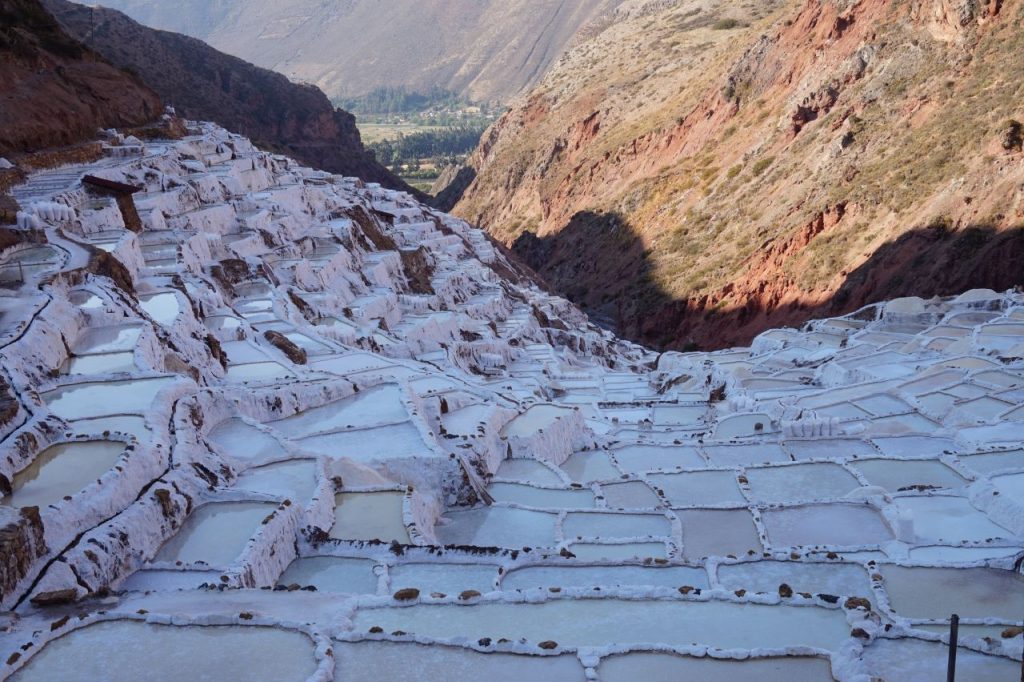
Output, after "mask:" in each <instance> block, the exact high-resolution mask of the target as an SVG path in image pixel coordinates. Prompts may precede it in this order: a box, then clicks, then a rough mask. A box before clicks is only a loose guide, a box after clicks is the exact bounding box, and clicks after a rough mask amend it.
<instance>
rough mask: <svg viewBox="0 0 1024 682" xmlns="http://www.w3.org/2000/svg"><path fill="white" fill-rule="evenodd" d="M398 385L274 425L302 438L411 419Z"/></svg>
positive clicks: (331, 404)
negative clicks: (354, 427) (403, 403)
mask: <svg viewBox="0 0 1024 682" xmlns="http://www.w3.org/2000/svg"><path fill="white" fill-rule="evenodd" d="M401 395H402V394H401V391H400V390H399V388H398V386H396V385H395V384H385V385H383V386H376V387H374V388H371V389H369V390H367V391H362V392H359V393H356V394H355V395H353V396H349V397H347V398H343V399H341V400H338V401H336V402H333V403H328V404H327V405H322V406H320V407H314V408H311V409H308V410H306V411H304V412H299V413H298V414H295V415H292V416H291V417H286V418H284V419H281V420H280V421H276V422H272V423H271V424H270V426H271V427H273V428H275V429H277V430H278V431H280V432H281V433H283V434H284V435H286V436H288V437H289V438H301V437H303V436H310V435H313V434H317V433H327V432H330V431H338V430H340V429H346V428H351V427H353V426H359V427H365V426H373V425H376V424H389V423H392V422H400V421H404V420H406V419H408V417H409V415H408V414H406V411H405V407H404V406H403V405H402V401H401Z"/></svg>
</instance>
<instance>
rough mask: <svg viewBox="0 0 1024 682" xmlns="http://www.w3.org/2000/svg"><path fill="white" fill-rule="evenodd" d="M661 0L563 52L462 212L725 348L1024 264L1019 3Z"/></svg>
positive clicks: (685, 332)
mask: <svg viewBox="0 0 1024 682" xmlns="http://www.w3.org/2000/svg"><path fill="white" fill-rule="evenodd" d="M654 7H655V9H654V11H648V12H636V13H635V14H634V15H631V16H629V17H628V18H627V19H626V20H624V21H622V22H617V23H616V24H614V25H611V26H609V27H607V28H606V29H605V30H604V31H603V32H601V33H600V34H598V35H596V36H594V37H593V38H592V39H591V40H589V41H587V42H584V43H582V44H581V45H579V46H577V47H576V48H574V49H573V50H572V51H570V52H569V53H568V54H567V55H566V56H565V57H563V59H562V60H561V61H560V62H559V63H558V64H557V65H556V66H555V68H554V69H553V70H552V71H551V72H550V73H549V74H548V76H547V77H546V78H545V80H544V82H543V83H542V84H541V85H540V86H538V88H536V89H535V90H534V91H533V92H532V93H530V95H529V96H528V97H526V98H524V99H523V101H522V102H521V103H519V104H518V105H517V106H515V107H513V109H512V110H511V111H510V112H508V113H507V114H506V115H505V116H504V117H503V118H502V119H501V120H500V121H499V122H498V123H497V124H496V125H495V126H494V128H493V129H492V130H490V131H489V132H488V134H487V135H485V138H484V140H483V142H482V144H481V146H480V148H479V149H478V150H477V152H476V153H475V154H474V156H473V157H472V158H471V160H470V163H469V168H468V169H464V171H463V177H464V178H467V177H468V178H473V179H472V181H471V182H469V183H467V184H468V187H467V188H466V189H465V192H464V194H463V195H462V197H461V200H460V201H459V202H458V204H457V206H456V209H455V210H456V212H457V213H458V214H460V215H462V216H463V217H466V218H469V219H471V220H474V221H476V222H478V223H480V224H481V225H483V226H485V227H487V228H488V229H489V230H490V231H491V232H492V234H494V235H495V236H496V237H498V238H499V239H501V240H502V241H504V242H505V243H507V244H509V245H514V247H515V249H516V250H517V251H518V252H519V253H520V255H522V256H523V257H524V258H525V259H526V260H527V262H528V263H529V264H530V265H531V266H532V267H534V268H535V269H536V270H537V271H538V272H539V273H540V274H541V275H542V276H543V277H545V278H546V279H547V280H548V282H549V283H550V285H551V286H552V287H553V288H555V289H556V290H558V291H560V292H562V293H564V294H566V295H568V296H570V297H571V298H573V299H574V300H575V301H577V302H579V303H581V304H583V305H584V306H586V307H587V308H588V309H589V310H591V312H592V313H594V314H596V315H597V317H599V318H604V319H606V320H608V321H609V322H611V323H614V324H615V325H616V326H617V327H618V331H620V332H621V333H623V334H626V335H628V336H631V337H633V338H635V339H638V340H641V341H643V342H646V343H651V344H655V345H659V346H663V347H674V348H682V347H692V346H695V345H696V346H699V347H705V348H710V347H723V346H727V345H732V344H738V343H744V342H746V341H749V340H750V338H752V337H753V336H754V335H756V334H757V333H759V332H760V331H762V330H764V329H766V328H769V327H774V326H780V325H793V324H799V323H801V322H803V321H804V320H806V319H809V318H811V317H814V316H821V315H827V314H835V313H839V312H846V311H849V310H852V309H855V308H856V307H858V306H860V305H862V304H864V303H866V302H869V301H874V300H881V299H884V298H892V297H894V296H898V295H901V294H908V293H913V294H917V295H923V296H930V295H934V294H941V293H949V292H950V291H951V290H952V289H954V288H967V287H970V286H976V285H985V286H996V287H998V288H1007V287H1010V286H1013V285H1016V284H1019V283H1021V282H1022V279H1024V278H1022V276H1021V272H1020V268H1019V267H1016V266H1014V265H1013V261H1012V260H1007V258H1006V257H1005V256H1006V255H1007V254H1013V253H1017V252H1018V251H1019V239H1020V238H1019V234H1020V231H1019V230H1016V229H1013V228H1016V227H1018V226H1019V225H1020V224H1021V223H1022V222H1024V154H1022V150H1021V139H1020V138H1021V132H1020V131H1021V126H1020V124H1019V123H1018V121H1020V120H1022V119H1024V105H1022V104H1021V102H1022V101H1024V98H1022V94H1024V92H1022V89H1024V84H1022V83H1021V81H1020V80H1019V79H1018V78H1016V77H1015V76H1013V75H1012V74H1013V73H1014V71H1015V69H1016V68H1017V67H1019V59H1020V54H1022V53H1024V35H1022V34H1021V32H1020V31H1019V26H1020V23H1021V21H1022V18H1024V10H1022V6H1021V3H1020V2H1005V3H1003V2H996V1H992V2H988V3H983V2H979V1H978V0H915V1H913V2H909V1H908V2H899V1H895V0H861V1H856V0H805V1H801V2H789V3H785V2H778V3H767V4H763V5H761V6H759V7H758V8H756V9H755V8H753V6H748V7H746V8H742V7H740V6H736V5H733V4H726V3H716V2H686V1H684V2H678V3H672V4H670V5H669V6H667V7H666V6H665V4H664V3H659V4H657V5H655V6H654ZM986 254H987V255H986Z"/></svg>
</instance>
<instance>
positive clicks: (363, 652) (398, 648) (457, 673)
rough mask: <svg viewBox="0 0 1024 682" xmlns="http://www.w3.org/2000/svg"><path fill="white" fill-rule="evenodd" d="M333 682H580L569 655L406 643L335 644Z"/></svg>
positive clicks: (574, 661)
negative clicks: (368, 681) (535, 654)
mask: <svg viewBox="0 0 1024 682" xmlns="http://www.w3.org/2000/svg"><path fill="white" fill-rule="evenodd" d="M334 651H335V659H336V666H335V671H336V673H335V679H337V680H410V679H417V680H444V681H445V682H481V680H486V681H487V682H522V681H523V680H530V681H531V682H563V680H564V682H583V680H584V679H585V677H584V675H583V667H582V666H581V665H580V662H579V659H578V658H576V657H575V656H573V655H563V656H516V655H514V654H501V653H489V654H482V653H479V652H476V651H473V650H472V649H463V648H460V647H445V646H425V645H423V644H415V643H412V642H358V643H350V642H336V643H335V644H334Z"/></svg>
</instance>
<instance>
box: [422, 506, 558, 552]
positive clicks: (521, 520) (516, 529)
mask: <svg viewBox="0 0 1024 682" xmlns="http://www.w3.org/2000/svg"><path fill="white" fill-rule="evenodd" d="M445 518H446V519H448V521H449V522H448V523H447V524H444V525H441V524H438V525H437V526H436V527H435V532H436V533H437V538H438V540H440V542H441V544H445V545H476V546H479V547H508V548H512V549H515V548H520V547H551V546H553V545H554V544H555V521H557V519H558V517H557V515H555V514H548V513H546V512H539V511H531V510H528V509H513V508H510V507H477V508H475V509H467V510H463V511H455V510H450V511H448V512H447V513H445Z"/></svg>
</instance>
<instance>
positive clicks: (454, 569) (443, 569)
mask: <svg viewBox="0 0 1024 682" xmlns="http://www.w3.org/2000/svg"><path fill="white" fill-rule="evenodd" d="M390 575H391V592H396V591H397V590H400V589H403V588H406V587H415V588H417V589H418V590H420V592H422V593H424V594H431V593H434V592H440V593H442V594H449V595H453V594H461V593H462V592H463V591H465V590H476V591H477V592H480V593H487V592H491V591H493V590H494V589H495V587H494V581H495V580H496V579H497V577H498V569H497V567H496V566H487V565H481V564H416V563H413V564H399V565H398V566H392V567H391V569H390Z"/></svg>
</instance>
